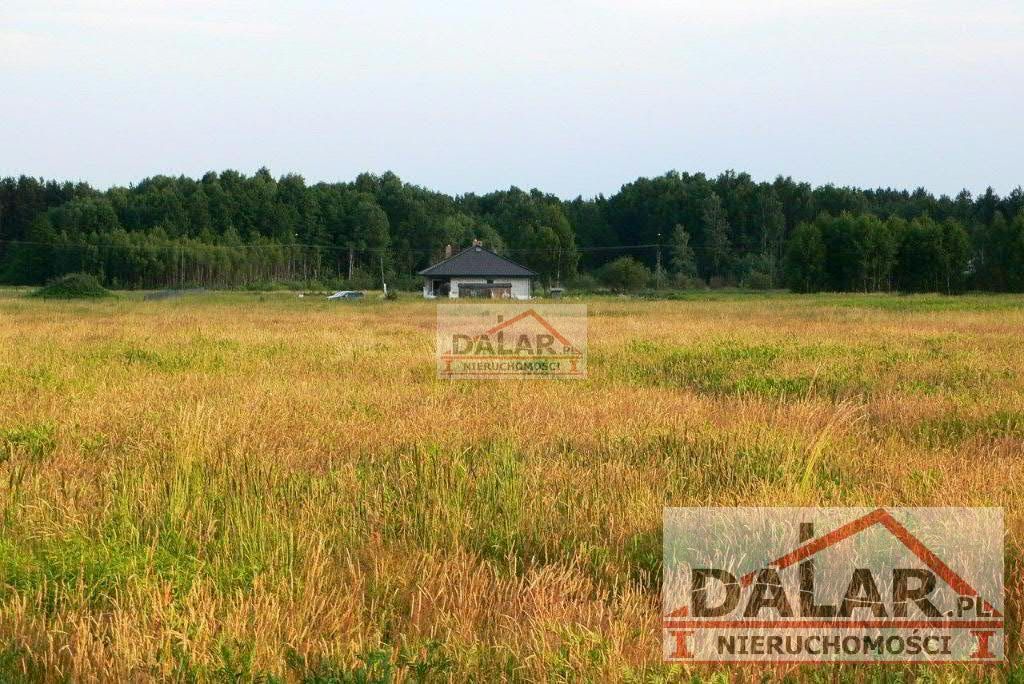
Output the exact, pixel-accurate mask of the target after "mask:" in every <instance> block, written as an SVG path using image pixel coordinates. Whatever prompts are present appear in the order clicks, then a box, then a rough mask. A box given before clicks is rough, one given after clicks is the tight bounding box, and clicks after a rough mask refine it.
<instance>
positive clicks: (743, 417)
mask: <svg viewBox="0 0 1024 684" xmlns="http://www.w3.org/2000/svg"><path fill="white" fill-rule="evenodd" d="M588 304H589V307H590V313H591V316H590V324H589V331H590V332H589V337H590V359H589V363H588V365H589V378H588V379H587V380H585V381H580V382H518V381H516V382H513V381H506V382H466V381H463V382H447V381H442V380H438V379H436V377H435V372H434V360H433V344H434V315H435V305H434V304H432V303H428V302H423V301H418V300H412V299H408V300H404V301H400V302H397V303H393V302H377V301H367V302H356V303H326V302H322V301H311V300H309V299H306V300H300V299H297V298H295V297H294V296H293V295H287V294H268V295H253V294H219V295H208V296H202V297H193V298H184V299H179V300H170V301H161V302H144V301H141V300H140V299H139V298H138V297H137V296H124V295H122V296H121V297H120V298H118V299H117V300H114V301H99V302H90V303H59V302H41V301H35V300H29V299H25V298H23V297H21V296H20V294H18V293H14V292H7V293H6V294H4V295H2V296H0V515H2V517H0V680H4V681H6V680H8V679H22V678H24V679H26V680H29V681H37V680H39V681H60V680H63V679H72V680H74V681H148V680H152V679H164V680H168V679H169V680H181V681H191V680H196V681H226V680H231V681H248V680H253V679H259V678H262V679H263V680H265V681H274V680H281V681H298V680H302V679H307V680H315V678H316V677H320V678H321V681H348V680H346V679H345V677H350V678H357V677H358V676H365V678H366V679H365V680H366V681H374V680H375V678H378V679H380V678H382V677H385V676H388V675H394V676H395V677H396V678H397V679H399V680H404V679H416V678H418V677H423V678H426V679H428V680H434V679H441V680H454V681H464V680H468V679H475V680H480V681H493V680H500V679H506V680H576V679H582V680H603V681H621V680H630V679H632V680H656V681H660V680H673V679H677V678H689V677H691V676H695V675H696V676H700V677H705V676H711V675H712V674H713V673H711V672H709V671H694V672H691V671H688V670H683V669H679V668H678V667H669V666H667V665H664V664H662V663H661V662H660V660H659V632H658V629H659V611H660V605H659V594H658V586H659V573H660V565H659V563H660V553H661V536H660V526H661V515H662V508H663V507H664V506H666V505H677V506H700V505H772V506H779V505H819V504H820V505H865V506H873V505H903V506H928V505H971V506H1002V507H1004V508H1005V514H1006V525H1007V540H1006V548H1007V552H1006V554H1007V555H1006V560H1007V578H1008V583H1007V604H1008V613H1009V616H1010V628H1009V630H1008V636H1009V638H1010V640H1011V643H1012V649H1013V661H1014V663H1017V662H1018V661H1019V658H1020V656H1019V648H1020V647H1019V645H1018V644H1019V641H1020V638H1021V628H1020V623H1019V620H1018V618H1017V616H1018V615H1019V614H1020V610H1021V608H1022V603H1024V579H1022V576H1021V573H1020V570H1021V555H1022V554H1021V551H1022V548H1024V539H1022V533H1024V510H1022V508H1024V507H1022V502H1021V494H1022V491H1024V489H1022V475H1024V353H1022V352H1024V343H1022V338H1024V334H1022V332H1024V298H1020V297H968V298H962V299H946V298H939V297H926V296H925V297H911V298H907V297H903V298H899V297H888V296H870V297H869V296H856V295H850V296H834V297H832V296H819V297H797V296H773V297H755V296H719V297H715V298H706V297H693V298H691V299H688V300H682V301H670V302H640V301H627V300H613V299H606V300H592V301H589V302H588ZM1014 667H1016V668H1017V669H1016V670H1013V671H1011V670H1007V671H999V670H986V671H971V670H966V669H958V668H953V669H948V668H947V669H936V670H934V671H933V672H932V675H931V676H934V677H935V678H937V679H940V680H962V679H971V678H975V677H993V678H1004V677H1014V676H1022V675H1021V670H1020V665H1015V666H1014ZM787 672H788V673H789V674H792V675H793V676H795V677H799V678H802V679H820V680H822V681H825V680H829V681H832V680H833V679H835V678H850V679H873V678H875V677H881V676H885V677H895V676H899V672H900V671H899V670H893V669H889V670H885V671H884V673H885V674H879V672H878V671H875V670H865V669H863V668H860V669H847V670H843V669H837V668H834V667H830V668H818V669H814V668H804V669H793V670H792V671H791V672H789V671H787ZM907 672H908V673H910V674H912V673H914V672H916V671H912V670H911V671H907ZM1014 672H1015V673H1016V674H1014ZM729 674H730V673H729V672H728V671H726V670H721V671H719V672H717V676H719V677H726V676H729ZM732 674H733V675H736V676H744V677H747V678H753V679H757V678H759V676H760V674H759V673H758V672H757V671H747V672H743V671H739V670H736V671H734V672H732ZM780 674H783V673H780V672H778V671H774V672H773V673H772V676H777V675H780ZM330 677H335V679H330ZM352 681H359V680H358V679H352Z"/></svg>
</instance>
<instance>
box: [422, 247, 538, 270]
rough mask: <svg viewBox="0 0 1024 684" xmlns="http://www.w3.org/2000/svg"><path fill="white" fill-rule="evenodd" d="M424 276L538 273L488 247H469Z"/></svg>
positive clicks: (434, 266) (436, 265)
mask: <svg viewBox="0 0 1024 684" xmlns="http://www.w3.org/2000/svg"><path fill="white" fill-rule="evenodd" d="M420 275H422V276H486V277H488V278H490V277H505V278H508V277H519V278H533V277H535V276H536V275H537V274H536V273H534V272H533V271H531V270H530V269H528V268H526V267H525V266H520V265H519V264H517V263H516V262H514V261H511V260H509V259H506V258H505V257H503V256H498V255H497V254H495V253H494V252H492V251H491V250H489V249H487V248H486V247H480V246H473V247H467V248H466V249H464V250H462V251H461V252H459V253H458V254H456V255H454V256H450V257H448V258H447V259H445V260H444V261H442V262H440V263H436V264H434V265H433V266H431V267H430V268H425V269H423V270H422V271H420Z"/></svg>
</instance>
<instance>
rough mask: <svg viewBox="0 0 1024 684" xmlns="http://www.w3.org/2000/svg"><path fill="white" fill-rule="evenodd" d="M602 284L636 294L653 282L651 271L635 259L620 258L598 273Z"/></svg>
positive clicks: (603, 267)
mask: <svg viewBox="0 0 1024 684" xmlns="http://www.w3.org/2000/svg"><path fill="white" fill-rule="evenodd" d="M598 278H599V279H600V280H601V282H602V283H603V284H604V285H606V286H608V287H609V288H611V289H612V290H616V291H619V292H635V291H637V290H642V289H643V288H645V287H647V285H648V284H649V283H650V282H651V278H652V276H651V271H650V269H648V268H647V267H646V266H644V265H643V264H641V263H640V262H639V261H637V260H636V259H634V258H633V257H628V256H624V257H619V258H618V259H616V260H615V261H613V262H611V263H610V264H605V265H604V266H602V267H601V270H600V271H599V272H598Z"/></svg>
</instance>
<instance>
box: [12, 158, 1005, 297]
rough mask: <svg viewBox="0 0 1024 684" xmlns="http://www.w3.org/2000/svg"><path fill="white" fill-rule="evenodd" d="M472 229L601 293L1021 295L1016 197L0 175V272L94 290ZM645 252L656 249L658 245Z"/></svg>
mask: <svg viewBox="0 0 1024 684" xmlns="http://www.w3.org/2000/svg"><path fill="white" fill-rule="evenodd" d="M473 238H478V239H481V240H483V241H484V243H485V244H487V245H488V246H491V247H492V248H494V249H495V250H496V251H499V252H503V253H506V254H508V255H509V256H510V257H512V258H514V259H516V260H517V261H520V262H522V263H524V264H526V265H528V266H530V267H531V268H533V269H534V270H536V271H538V272H539V273H541V276H542V282H543V284H549V283H554V282H556V281H573V280H575V281H576V282H577V283H578V284H580V285H587V284H593V282H592V281H593V279H594V278H595V277H596V278H597V279H599V280H601V281H602V282H604V283H605V284H606V285H609V286H612V287H616V288H623V289H628V288H633V287H645V286H650V285H675V286H695V285H702V284H709V285H712V286H718V285H739V286H744V287H758V288H761V287H782V286H786V287H790V288H792V289H795V290H799V291H814V290H857V291H875V290H901V291H941V292H958V291H963V290H966V289H983V290H994V291H1022V290H1024V192H1022V190H1021V189H1020V188H1017V189H1016V190H1014V191H1013V192H1012V193H1010V194H1009V195H1008V196H1006V197H999V196H998V195H997V194H996V193H995V192H993V191H992V190H991V189H989V190H987V191H986V192H985V193H984V194H982V195H980V196H978V197H976V198H975V197H972V196H971V194H970V193H969V192H967V191H963V192H961V193H960V194H958V195H957V196H956V197H955V198H950V197H948V196H945V195H943V196H941V197H935V196H933V195H931V194H929V193H928V192H926V191H924V190H923V189H918V190H916V191H914V192H912V193H911V192H906V191H897V190H889V189H885V190H882V189H879V190H860V189H856V188H846V187H834V186H831V185H826V186H821V187H816V188H814V187H811V186H810V185H809V184H807V183H797V182H795V181H793V180H792V179H790V178H782V177H780V178H777V179H776V180H775V181H773V182H770V183H758V182H755V181H753V180H752V179H751V177H750V176H749V175H747V174H736V173H732V172H729V173H724V174H721V175H719V176H718V177H715V178H709V177H706V176H704V175H703V174H693V175H691V174H685V173H676V172H670V173H668V174H665V175H664V176H660V177H657V178H650V179H649V178H640V179H638V180H636V181H634V182H632V183H629V184H627V185H625V186H623V187H622V189H621V190H620V191H619V192H618V193H616V194H614V195H612V196H611V197H603V196H598V197H596V198H593V199H583V198H576V199H574V200H571V201H563V200H561V199H559V198H558V197H555V196H554V195H549V194H544V193H542V192H540V191H539V190H532V191H530V192H525V191H522V190H520V189H518V188H511V189H509V190H504V191H498V192H492V193H489V194H486V195H475V194H467V195H461V196H458V197H451V196H449V195H445V194H442V193H437V192H433V191H430V190H426V189H424V188H421V187H418V186H414V185H409V184H406V183H402V181H401V180H400V179H399V178H398V177H397V176H395V175H394V174H391V173H386V174H384V175H381V176H375V175H370V174H362V175H360V176H358V177H357V178H356V179H355V180H354V181H353V182H351V183H330V184H328V183H319V184H316V185H308V184H307V183H306V182H305V181H304V180H303V178H302V177H301V176H297V175H286V176H283V177H281V178H278V179H275V178H274V177H273V176H272V175H271V174H270V172H269V171H267V170H266V169H260V170H259V171H258V172H256V173H255V174H254V175H252V176H246V175H243V174H240V173H238V172H236V171H224V172H222V173H220V174H216V173H212V172H211V173H207V174H206V175H205V176H203V177H202V178H201V179H198V180H193V179H190V178H185V177H177V178H172V177H166V176H156V177H153V178H148V179H146V180H144V181H142V182H141V183H139V184H138V185H134V186H131V187H128V188H124V187H115V188H111V189H110V190H107V191H99V190H96V189H94V188H91V187H90V186H88V185H87V184H84V183H77V184H74V183H60V182H56V181H42V180H37V179H34V178H28V177H24V176H23V177H20V178H17V179H15V178H5V179H3V180H0V280H2V281H3V282H6V283H17V284H34V283H40V282H43V281H46V280H48V279H50V278H52V277H54V276H57V275H60V274H62V273H67V272H73V271H84V272H88V273H94V274H96V275H98V276H99V277H100V278H101V279H102V280H103V281H104V282H105V284H107V285H109V286H112V287H164V286H183V285H211V286H245V285H250V286H258V285H263V284H269V283H271V282H280V281H292V282H303V283H310V282H322V283H327V282H337V281H347V282H348V283H350V284H351V285H352V286H355V287H369V286H371V285H373V284H374V283H378V282H379V280H380V278H381V275H382V274H383V275H384V276H385V277H386V278H387V279H388V280H389V282H397V283H404V284H412V283H413V282H415V280H414V278H413V274H414V273H415V272H416V271H417V270H418V269H420V268H423V267H425V266H427V265H429V264H430V263H432V262H433V261H434V260H436V259H437V258H438V257H439V256H440V255H441V254H442V253H443V251H444V246H445V245H446V244H449V243H450V244H453V245H456V246H462V245H466V244H468V243H469V242H470V241H471V240H472V239H473ZM658 245H660V247H658Z"/></svg>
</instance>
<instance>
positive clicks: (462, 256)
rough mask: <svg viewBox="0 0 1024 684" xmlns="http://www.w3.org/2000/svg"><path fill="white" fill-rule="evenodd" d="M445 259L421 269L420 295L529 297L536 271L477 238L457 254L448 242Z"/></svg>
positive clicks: (429, 297)
mask: <svg viewBox="0 0 1024 684" xmlns="http://www.w3.org/2000/svg"><path fill="white" fill-rule="evenodd" d="M445 255H446V256H445V259H444V260H443V261H440V262H438V263H436V264H434V265H433V266H431V267H430V268H425V269H423V270H422V271H420V273H419V274H420V275H421V276H423V296H424V297H426V298H427V299H433V298H435V297H450V298H452V299H456V298H458V297H486V298H488V299H529V298H530V284H531V282H532V280H533V279H534V278H536V277H537V274H536V273H535V272H533V271H531V270H530V269H528V268H526V267H525V266H521V265H519V264H517V263H516V262H514V261H512V260H511V259H506V258H505V257H503V256H498V255H497V254H495V253H494V252H492V251H491V250H489V249H487V248H486V247H484V246H483V245H482V244H481V243H480V241H479V240H474V241H473V244H472V245H471V246H469V247H467V248H466V249H464V250H462V251H461V252H459V253H458V254H455V255H452V253H451V245H449V246H448V248H447V249H446V250H445Z"/></svg>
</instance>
